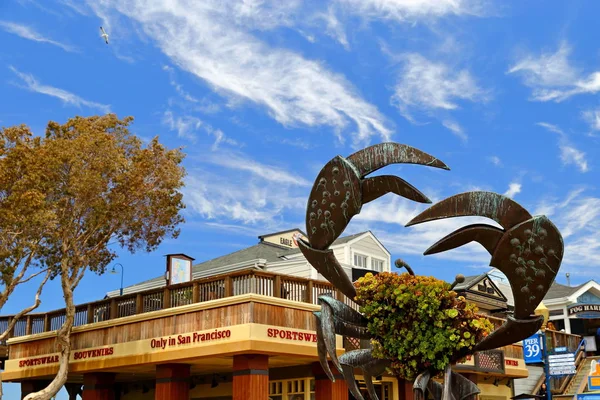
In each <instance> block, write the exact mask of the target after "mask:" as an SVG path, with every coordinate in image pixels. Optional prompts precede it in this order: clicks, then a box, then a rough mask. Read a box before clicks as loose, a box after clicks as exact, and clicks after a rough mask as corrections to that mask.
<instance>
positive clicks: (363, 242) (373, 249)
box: [350, 235, 390, 264]
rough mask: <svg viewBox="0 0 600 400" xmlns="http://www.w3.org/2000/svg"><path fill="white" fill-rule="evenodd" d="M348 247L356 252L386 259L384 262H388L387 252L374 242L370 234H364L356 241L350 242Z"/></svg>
mask: <svg viewBox="0 0 600 400" xmlns="http://www.w3.org/2000/svg"><path fill="white" fill-rule="evenodd" d="M350 247H351V248H352V250H353V251H355V252H357V253H361V254H364V255H367V256H373V257H377V258H379V259H382V260H386V262H387V263H388V264H389V261H390V260H389V256H388V254H387V253H386V252H385V251H383V250H382V249H381V247H380V246H379V245H378V244H377V242H375V239H373V238H372V237H371V236H368V235H365V236H364V237H362V238H360V239H359V240H357V241H356V242H354V243H352V244H351V245H350ZM351 261H353V260H351Z"/></svg>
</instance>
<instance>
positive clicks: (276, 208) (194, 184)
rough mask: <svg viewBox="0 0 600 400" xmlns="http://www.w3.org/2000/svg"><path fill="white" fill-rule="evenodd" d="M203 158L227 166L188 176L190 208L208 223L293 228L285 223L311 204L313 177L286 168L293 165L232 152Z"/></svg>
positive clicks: (186, 193) (186, 191)
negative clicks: (272, 164) (274, 163)
mask: <svg viewBox="0 0 600 400" xmlns="http://www.w3.org/2000/svg"><path fill="white" fill-rule="evenodd" d="M192 157H194V156H192ZM199 160H200V161H202V162H206V163H210V164H212V165H217V166H219V167H223V168H219V169H218V173H217V172H213V170H212V169H203V168H198V167H195V168H192V169H191V170H189V171H188V172H189V175H188V177H187V178H186V186H185V188H184V190H183V192H184V198H185V202H186V204H187V205H188V210H189V212H192V213H195V214H198V215H200V216H202V217H203V218H205V219H208V220H209V222H214V223H217V224H225V225H233V224H240V223H242V224H245V225H250V226H260V228H261V229H263V232H264V229H273V228H283V227H289V225H286V224H289V223H290V220H293V219H294V218H296V216H299V215H300V214H301V212H302V211H303V210H304V208H305V207H306V196H307V186H309V182H308V181H307V180H305V179H304V178H302V177H300V176H298V175H296V174H294V173H288V172H286V171H287V170H289V169H290V168H289V166H271V165H267V164H263V163H260V162H258V161H256V160H254V159H252V158H250V157H249V156H247V155H246V154H243V153H239V152H237V153H234V152H230V151H219V152H217V153H211V154H209V155H205V154H203V155H202V156H201V159H200V158H199ZM197 165H198V164H197ZM301 218H302V217H300V218H299V219H298V220H301Z"/></svg>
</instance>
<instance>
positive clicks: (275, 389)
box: [269, 381, 283, 400]
mask: <svg viewBox="0 0 600 400" xmlns="http://www.w3.org/2000/svg"><path fill="white" fill-rule="evenodd" d="M269 399H271V400H282V399H283V382H281V381H279V382H269Z"/></svg>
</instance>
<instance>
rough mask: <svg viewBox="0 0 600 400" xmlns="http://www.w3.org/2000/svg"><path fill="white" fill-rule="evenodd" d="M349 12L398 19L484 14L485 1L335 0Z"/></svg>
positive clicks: (369, 16)
mask: <svg viewBox="0 0 600 400" xmlns="http://www.w3.org/2000/svg"><path fill="white" fill-rule="evenodd" d="M335 1H336V3H338V4H340V5H341V6H345V9H346V10H348V12H352V13H354V14H357V15H360V16H362V17H364V18H383V19H392V20H396V21H406V20H416V19H428V18H439V17H443V16H447V15H470V16H482V15H483V14H485V7H484V2H483V1H478V0H335Z"/></svg>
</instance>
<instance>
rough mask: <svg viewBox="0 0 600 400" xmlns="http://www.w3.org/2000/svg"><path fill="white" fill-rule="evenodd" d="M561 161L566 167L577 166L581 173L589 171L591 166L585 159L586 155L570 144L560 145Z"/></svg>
mask: <svg viewBox="0 0 600 400" xmlns="http://www.w3.org/2000/svg"><path fill="white" fill-rule="evenodd" d="M560 159H561V160H562V162H563V164H565V165H568V164H574V165H576V166H577V168H579V170H580V171H581V172H588V171H589V166H588V163H587V159H586V157H585V153H584V152H583V151H581V150H578V149H576V148H575V147H573V146H571V145H569V144H561V145H560Z"/></svg>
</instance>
